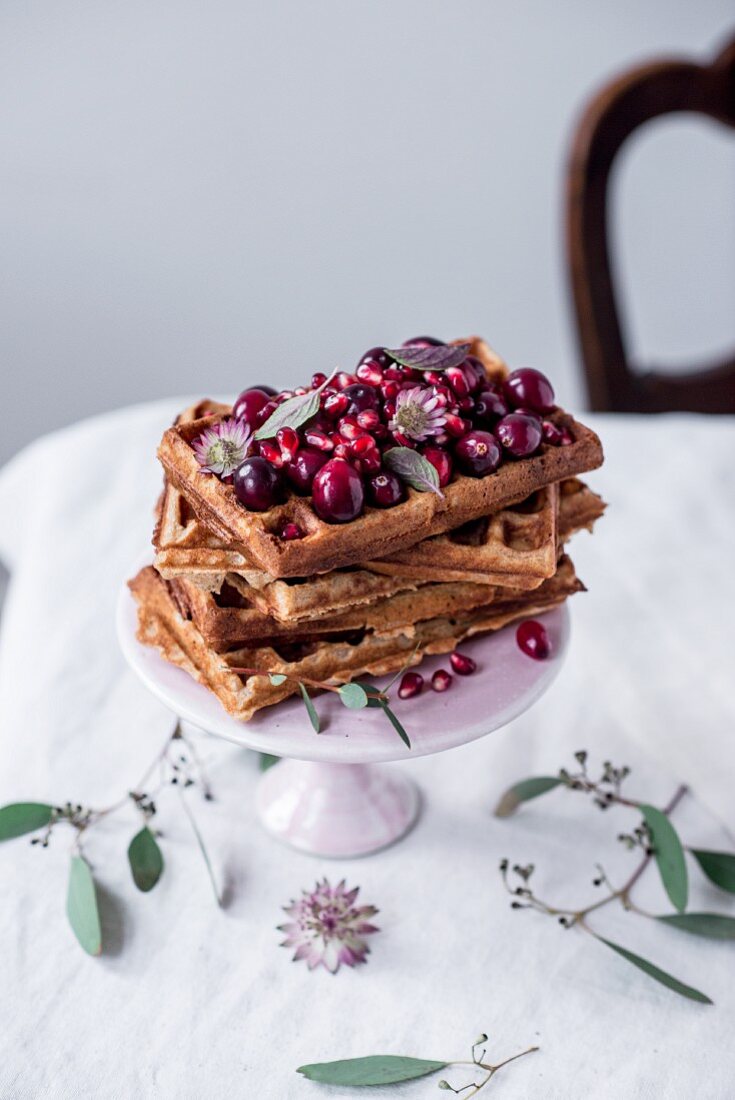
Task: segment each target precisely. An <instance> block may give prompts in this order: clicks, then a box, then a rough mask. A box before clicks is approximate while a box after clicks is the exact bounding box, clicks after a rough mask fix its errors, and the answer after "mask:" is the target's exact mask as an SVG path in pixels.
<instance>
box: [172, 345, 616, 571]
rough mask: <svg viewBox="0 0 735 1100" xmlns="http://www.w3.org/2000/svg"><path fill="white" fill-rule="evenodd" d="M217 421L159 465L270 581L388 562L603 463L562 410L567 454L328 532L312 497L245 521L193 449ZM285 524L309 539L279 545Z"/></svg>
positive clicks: (509, 467)
mask: <svg viewBox="0 0 735 1100" xmlns="http://www.w3.org/2000/svg"><path fill="white" fill-rule="evenodd" d="M472 352H473V354H475V355H477V356H478V357H479V358H481V359H482V360H483V362H485V363H486V367H487V369H488V373H490V374H492V375H493V376H495V375H496V374H497V373H498V371H499V370H500V366H499V361H498V360H497V358H496V357H494V356H492V353H490V352H489V349H487V346H486V345H484V344H483V342H482V341H479V340H477V339H475V340H474V341H472ZM222 419H223V415H222V414H218V415H215V416H213V417H210V418H207V419H205V420H201V419H200V420H192V421H189V422H184V421H181V422H180V423H178V424H176V425H174V426H173V427H172V428H169V429H168V430H167V431H166V432H165V433H164V436H163V439H162V440H161V444H160V446H159V449H158V456H159V458H160V460H161V463H162V465H163V467H164V470H165V471H166V476H167V479H168V481H169V482H170V483H171V484H172V485H173V486H174V487H175V488H177V489H178V490H179V491H180V492H181V493H182V494H183V495H184V497H185V498H186V500H187V501H188V503H189V504H190V505H191V508H192V509H193V511H194V513H195V515H196V516H197V517H198V519H199V520H200V521H201V522H202V523H203V524H204V525H205V527H207V528H208V529H209V530H210V531H211V532H212V534H213V535H214V536H215V537H216V538H218V539H220V540H222V542H223V543H224V544H225V545H226V546H227V547H228V549H229V550H230V551H232V552H234V553H236V554H240V555H242V557H243V558H244V559H245V560H246V561H248V562H250V563H251V564H255V565H256V566H257V567H258V568H260V569H261V570H263V571H264V572H266V573H269V574H270V575H271V576H272V577H304V576H308V575H309V574H312V573H325V572H328V571H329V570H332V569H336V568H339V567H341V566H346V565H353V564H356V563H359V562H364V561H366V560H380V559H383V558H386V557H388V556H390V555H392V554H395V553H397V552H399V551H400V550H403V549H405V548H406V547H408V546H412V545H414V544H415V543H417V542H421V541H422V540H424V539H426V538H431V537H432V536H434V535H438V534H442V533H443V532H445V531H447V530H450V529H453V528H456V527H458V526H461V525H463V524H465V523H469V522H471V521H472V520H475V519H479V518H480V517H482V516H486V515H489V514H492V513H494V512H498V511H500V510H501V509H502V508H505V507H507V506H508V505H509V504H514V503H517V502H519V501H522V500H525V499H526V498H527V497H529V496H530V495H531V494H532V493H535V492H536V491H537V490H539V489H541V488H543V487H544V486H546V485H551V484H553V483H554V482H556V481H560V480H561V479H562V478H566V477H570V476H573V475H574V474H578V473H581V472H582V471H584V470H591V469H594V468H595V467H597V466H599V465H600V464H601V462H602V448H601V445H600V441H599V439H598V438H597V436H596V435H595V433H594V432H592V431H591V430H590V429H589V428H586V427H584V425H582V424H579V423H577V421H575V420H574V419H573V418H572V417H571V416H569V415H568V414H567V413H565V412H563V411H562V410H558V411H557V412H555V413H553V414H552V415H551V416H550V418H549V419H551V420H552V421H553V422H554V423H555V424H557V426H559V427H564V428H566V429H567V430H568V431H569V433H570V434H571V436H572V439H573V442H572V443H571V444H570V445H568V446H565V447H551V446H547V445H545V444H544V445H542V447H541V450H540V451H539V453H538V454H537V455H534V456H532V457H530V458H524V459H520V460H518V461H515V462H505V463H504V464H503V465H501V466H500V468H499V469H498V470H497V471H496V472H495V473H494V474H490V475H488V476H487V477H482V478H472V477H464V476H459V477H457V478H456V479H455V480H454V481H453V482H452V483H451V484H450V485H448V486H447V487H446V488H445V490H444V496H443V497H439V496H437V495H436V494H435V493H419V492H417V491H416V490H415V489H411V488H409V489H408V495H407V499H406V501H404V503H402V504H398V505H396V506H395V507H394V508H389V509H379V508H370V507H368V508H366V510H365V512H364V514H363V515H362V516H361V517H360V518H358V519H356V520H354V521H353V522H352V523H347V524H330V523H325V522H324V521H323V520H321V519H319V517H318V516H317V515H316V513H315V512H314V510H313V508H312V506H311V501H310V499H309V498H308V497H299V496H295V495H292V496H290V497H289V498H288V499H287V500H286V502H285V503H284V504H280V505H277V506H276V507H274V508H271V509H269V510H268V511H267V512H250V511H248V510H247V509H246V508H243V507H242V505H241V504H240V503H239V502H238V500H237V498H236V496H235V492H234V489H233V487H232V485H229V484H225V483H224V482H222V481H220V480H219V478H217V477H215V476H213V475H208V474H203V473H202V472H201V470H200V467H199V464H198V462H197V459H196V455H195V454H194V451H193V449H192V447H191V444H192V443H193V442H194V440H196V439H197V437H198V436H199V435H200V434H201V433H202V431H203V430H204V428H205V427H207V426H209V425H212V424H215V423H218V422H220V421H221V420H222ZM288 522H292V523H295V524H296V525H297V526H298V527H299V528H300V529H301V530H302V531H303V532H305V534H304V537H303V538H301V539H294V540H290V541H289V540H284V539H281V538H280V537H279V532H280V531H281V530H282V528H283V526H284V524H285V523H288Z"/></svg>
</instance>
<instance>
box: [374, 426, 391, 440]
mask: <svg viewBox="0 0 735 1100" xmlns="http://www.w3.org/2000/svg"><path fill="white" fill-rule="evenodd" d="M373 435H374V436H375V438H376V439H387V438H388V429H387V428H386V426H385V424H378V425H377V427H375V428H373Z"/></svg>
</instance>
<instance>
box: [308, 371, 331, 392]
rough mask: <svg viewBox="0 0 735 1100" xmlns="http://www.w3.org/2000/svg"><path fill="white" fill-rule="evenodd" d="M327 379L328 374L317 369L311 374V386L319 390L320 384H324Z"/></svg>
mask: <svg viewBox="0 0 735 1100" xmlns="http://www.w3.org/2000/svg"><path fill="white" fill-rule="evenodd" d="M326 380H327V376H326V374H323V373H322V371H320V370H318V371H315V372H314V373H313V374H312V376H311V388H312V389H313V390H318V389H319V387H320V386H323V385H324V383H325V382H326Z"/></svg>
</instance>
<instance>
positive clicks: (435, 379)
mask: <svg viewBox="0 0 735 1100" xmlns="http://www.w3.org/2000/svg"><path fill="white" fill-rule="evenodd" d="M424 380H425V381H426V382H428V383H429V385H431V386H444V385H446V381H447V380H446V377H445V375H444V374H443V373H442V371H438V370H427V371H426V373H425V374H424Z"/></svg>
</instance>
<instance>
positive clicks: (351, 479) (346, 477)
mask: <svg viewBox="0 0 735 1100" xmlns="http://www.w3.org/2000/svg"><path fill="white" fill-rule="evenodd" d="M311 492H312V500H313V503H314V511H315V512H316V514H317V515H318V516H320V517H321V518H322V519H324V520H326V521H327V522H328V523H349V522H350V521H351V520H353V519H357V517H358V516H359V515H360V513H361V512H362V508H363V504H364V502H365V491H364V489H363V487H362V478H361V477H360V475H359V474H358V472H357V470H356V469H355V468H354V466H350V464H349V462H346V461H345V460H344V459H343V458H331V459H330V460H329V461H328V462H326V463H325V464H324V465H323V466H322V468H321V470H319V472H318V473H317V475H316V477H315V478H314V483H313V485H312V489H311Z"/></svg>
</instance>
